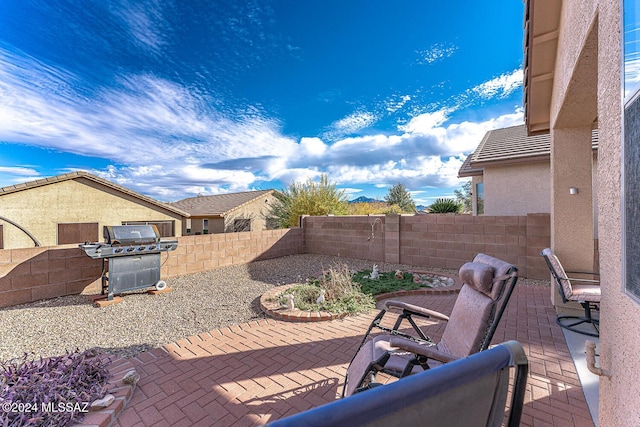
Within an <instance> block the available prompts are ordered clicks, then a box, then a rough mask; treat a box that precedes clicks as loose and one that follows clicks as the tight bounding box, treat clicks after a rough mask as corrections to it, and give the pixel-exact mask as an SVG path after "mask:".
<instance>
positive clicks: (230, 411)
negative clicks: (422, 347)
mask: <svg viewBox="0 0 640 427" xmlns="http://www.w3.org/2000/svg"><path fill="white" fill-rule="evenodd" d="M549 293H550V290H549V288H546V287H532V286H516V290H515V291H514V294H513V295H512V298H511V301H510V302H509V306H508V307H507V311H506V312H505V314H504V317H503V319H502V322H501V324H500V326H499V327H498V329H497V331H496V334H495V336H494V339H493V343H494V344H498V343H500V342H503V341H507V340H511V339H515V340H518V341H519V342H520V343H521V344H522V346H523V347H524V349H525V351H526V353H527V356H528V358H529V364H530V365H529V378H528V381H527V393H526V395H525V403H524V411H523V416H522V421H521V424H522V425H525V426H536V427H538V426H593V425H594V424H593V422H592V420H591V416H590V413H589V408H588V406H587V403H586V400H585V397H584V393H583V391H582V387H581V385H580V381H579V379H578V375H577V372H576V368H575V365H574V363H573V360H572V359H571V355H570V353H569V350H568V348H567V344H566V342H565V338H564V335H563V333H562V330H561V329H560V328H559V327H558V326H557V325H556V324H555V311H554V309H553V307H552V305H551V301H550V297H549ZM455 298H456V295H443V296H440V295H426V296H407V297H400V298H396V299H401V300H405V301H408V302H411V303H414V304H419V305H423V306H426V307H429V308H432V309H435V310H438V311H442V312H443V313H450V311H451V308H452V307H453V303H454V301H455ZM374 315H375V313H372V314H369V315H360V316H354V317H348V318H345V319H343V320H332V321H327V322H314V323H291V322H283V321H278V320H271V319H267V320H259V321H254V322H250V323H246V324H242V325H235V326H231V327H229V328H224V329H220V330H214V331H210V332H207V333H203V334H199V335H197V336H192V337H188V338H185V339H182V340H179V341H177V342H175V343H171V344H167V345H165V346H164V348H158V349H154V350H152V351H150V352H147V353H142V354H140V355H138V357H136V358H134V359H130V361H131V362H132V363H133V364H134V366H135V368H136V370H137V371H138V372H139V373H140V376H141V379H140V382H139V383H138V388H137V390H136V391H135V393H134V395H133V397H132V399H131V401H130V402H129V404H128V405H127V407H126V408H125V410H124V411H123V412H122V413H121V415H120V416H119V418H118V420H117V422H116V423H115V425H117V426H121V427H131V426H152V425H153V426H212V425H216V426H252V425H261V424H264V423H267V422H269V421H272V420H275V419H278V418H282V417H285V416H287V415H291V414H294V413H297V412H300V411H304V410H306V409H309V408H312V407H315V406H319V405H321V404H323V403H327V402H330V401H332V400H334V399H335V398H336V397H337V396H338V395H339V393H340V392H341V390H342V382H343V379H344V373H345V370H346V367H347V364H348V362H349V360H350V359H351V357H352V356H353V352H354V351H355V348H356V347H357V345H358V344H359V342H360V340H361V338H362V335H363V333H364V331H365V329H366V327H367V326H368V325H369V322H370V321H371V319H372V317H373V316H374ZM433 329H434V330H435V332H433V335H434V336H436V337H437V336H439V334H440V333H441V332H442V331H441V329H443V326H442V325H437V326H435V327H434V328H433ZM429 332H432V330H429Z"/></svg>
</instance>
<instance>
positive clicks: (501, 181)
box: [458, 125, 598, 216]
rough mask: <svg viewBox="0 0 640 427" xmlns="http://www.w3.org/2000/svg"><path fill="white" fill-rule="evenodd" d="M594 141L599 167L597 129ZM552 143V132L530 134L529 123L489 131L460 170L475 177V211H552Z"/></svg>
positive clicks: (516, 213)
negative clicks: (527, 124) (528, 130)
mask: <svg viewBox="0 0 640 427" xmlns="http://www.w3.org/2000/svg"><path fill="white" fill-rule="evenodd" d="M592 144H593V168H594V171H595V168H596V166H597V144H598V132H597V130H594V131H593V133H592ZM550 147H551V137H550V135H549V134H548V133H545V134H534V135H528V133H527V128H526V126H525V125H519V126H512V127H508V128H502V129H494V130H490V131H489V132H487V133H486V134H485V135H484V138H482V141H480V144H478V147H477V148H476V150H475V151H474V152H473V153H471V154H470V155H469V156H467V158H466V159H465V162H464V163H463V165H462V167H461V168H460V170H459V172H458V177H459V178H471V180H472V189H473V190H472V199H473V215H483V214H484V215H491V216H503V215H527V214H531V213H550V212H551V182H550V181H551V180H550V170H551V165H550V154H551V149H550ZM594 180H595V174H594Z"/></svg>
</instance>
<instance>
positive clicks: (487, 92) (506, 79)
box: [471, 68, 524, 99]
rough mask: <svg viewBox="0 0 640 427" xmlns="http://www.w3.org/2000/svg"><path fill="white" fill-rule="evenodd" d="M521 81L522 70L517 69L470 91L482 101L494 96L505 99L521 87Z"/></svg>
mask: <svg viewBox="0 0 640 427" xmlns="http://www.w3.org/2000/svg"><path fill="white" fill-rule="evenodd" d="M523 79H524V75H523V71H522V68H519V69H517V70H513V71H511V72H510V73H504V74H502V75H500V76H498V77H496V78H493V79H491V80H489V81H486V82H484V83H482V84H479V85H478V86H476V87H474V88H473V89H471V91H472V92H474V93H475V94H477V95H479V96H480V97H481V98H484V99H489V98H494V97H496V96H497V97H499V98H506V97H507V96H509V95H510V94H511V93H513V92H514V91H515V90H516V89H518V88H520V86H522V81H523Z"/></svg>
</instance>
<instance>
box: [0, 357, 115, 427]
mask: <svg viewBox="0 0 640 427" xmlns="http://www.w3.org/2000/svg"><path fill="white" fill-rule="evenodd" d="M109 363H110V360H109V359H105V358H102V357H98V353H97V352H96V351H95V350H86V351H83V352H80V351H79V350H76V351H75V352H73V353H69V352H67V354H65V355H64V356H57V357H51V358H48V359H42V358H40V359H39V360H33V359H29V358H28V354H26V353H25V355H24V357H23V358H22V359H13V360H10V361H8V362H0V404H5V405H11V404H13V405H19V404H22V405H28V406H24V410H22V411H19V410H18V408H20V407H19V406H17V407H16V410H13V409H12V407H11V406H7V407H6V408H5V407H4V405H3V409H4V411H3V412H2V414H0V415H2V416H6V417H7V418H6V421H5V423H6V424H4V425H9V426H16V427H17V426H27V425H38V426H64V425H70V424H72V423H74V422H78V421H81V420H82V417H83V411H85V410H88V405H89V404H91V402H93V401H94V400H96V399H100V398H102V397H104V395H105V393H106V391H107V389H106V387H107V381H108V379H109V370H108V369H107V365H108V364H109ZM60 405H62V406H60ZM60 408H62V410H59V409H60ZM6 409H10V410H9V411H7V410H6ZM0 421H1V420H0Z"/></svg>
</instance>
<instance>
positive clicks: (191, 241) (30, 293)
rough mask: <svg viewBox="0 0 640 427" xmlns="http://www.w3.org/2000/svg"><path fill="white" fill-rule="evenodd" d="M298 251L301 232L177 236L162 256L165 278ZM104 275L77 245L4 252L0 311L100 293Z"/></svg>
mask: <svg viewBox="0 0 640 427" xmlns="http://www.w3.org/2000/svg"><path fill="white" fill-rule="evenodd" d="M299 253H302V230H301V229H288V230H266V231H251V232H246V233H227V234H208V235H201V236H184V237H179V238H178V249H177V250H175V251H172V252H169V253H162V254H161V262H163V263H164V264H163V265H162V270H161V277H162V278H169V277H175V276H180V275H184V274H190V273H196V272H199V271H206V270H210V269H214V268H218V267H224V266H229V265H236V264H243V263H246V262H249V261H253V260H259V259H269V258H278V257H281V256H286V255H293V254H299ZM165 260H166V262H165ZM101 271H102V262H101V260H94V259H91V258H89V257H88V256H86V255H85V253H84V252H83V251H82V250H81V249H79V248H78V247H77V246H76V245H64V246H49V247H37V248H24V249H5V250H0V307H9V306H13V305H17V304H23V303H28V302H32V301H38V300H41V299H47V298H55V297H58V296H63V295H74V294H79V293H83V292H84V293H99V292H100V287H101V280H100V275H101Z"/></svg>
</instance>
